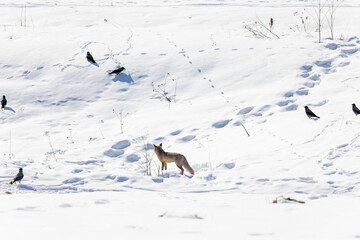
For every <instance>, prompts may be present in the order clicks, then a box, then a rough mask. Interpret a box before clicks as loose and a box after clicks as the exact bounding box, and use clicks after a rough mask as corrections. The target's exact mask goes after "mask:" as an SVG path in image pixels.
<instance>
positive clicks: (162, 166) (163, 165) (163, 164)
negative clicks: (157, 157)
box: [161, 162, 166, 171]
mask: <svg viewBox="0 0 360 240" xmlns="http://www.w3.org/2000/svg"><path fill="white" fill-rule="evenodd" d="M165 164H166V163H165V162H161V170H162V171H163V170H164V168H165Z"/></svg>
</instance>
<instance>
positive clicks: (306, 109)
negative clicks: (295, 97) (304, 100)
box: [305, 106, 320, 118]
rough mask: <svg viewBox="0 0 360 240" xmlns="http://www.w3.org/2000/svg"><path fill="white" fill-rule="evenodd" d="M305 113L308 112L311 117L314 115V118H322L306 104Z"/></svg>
mask: <svg viewBox="0 0 360 240" xmlns="http://www.w3.org/2000/svg"><path fill="white" fill-rule="evenodd" d="M305 113H306V115H307V116H308V117H309V118H312V117H314V118H320V117H318V116H316V115H315V113H313V112H312V111H311V110H310V109H309V107H308V106H305Z"/></svg>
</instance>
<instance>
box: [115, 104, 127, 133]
mask: <svg viewBox="0 0 360 240" xmlns="http://www.w3.org/2000/svg"><path fill="white" fill-rule="evenodd" d="M113 113H114V114H115V115H116V116H117V118H118V119H119V122H120V129H121V134H123V133H124V121H125V119H126V117H127V116H128V115H129V113H125V114H123V111H122V110H120V111H119V112H116V111H115V109H113Z"/></svg>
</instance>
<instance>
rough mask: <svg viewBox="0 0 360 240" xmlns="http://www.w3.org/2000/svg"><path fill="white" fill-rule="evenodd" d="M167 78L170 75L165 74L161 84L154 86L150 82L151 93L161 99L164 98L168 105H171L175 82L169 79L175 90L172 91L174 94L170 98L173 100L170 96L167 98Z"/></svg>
mask: <svg viewBox="0 0 360 240" xmlns="http://www.w3.org/2000/svg"><path fill="white" fill-rule="evenodd" d="M169 76H170V73H167V74H166V77H165V79H164V82H163V83H161V84H158V85H157V86H156V85H155V83H154V82H152V83H151V86H152V88H153V92H156V93H157V94H159V95H160V96H161V97H164V98H165V99H166V100H167V101H168V102H169V103H171V102H172V100H174V102H175V97H176V90H177V82H176V81H175V79H173V78H171V79H170V80H171V81H173V82H175V90H174V92H175V93H174V95H173V96H172V98H173V99H171V96H169V93H168V92H167V91H166V85H167V84H168V77H169Z"/></svg>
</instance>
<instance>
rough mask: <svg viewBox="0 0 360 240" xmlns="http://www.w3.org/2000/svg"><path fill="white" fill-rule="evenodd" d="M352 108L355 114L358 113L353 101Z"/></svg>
mask: <svg viewBox="0 0 360 240" xmlns="http://www.w3.org/2000/svg"><path fill="white" fill-rule="evenodd" d="M352 110H353V112H354V113H355V115H358V114H360V110H359V109H358V108H357V107H356V105H355V103H353V104H352Z"/></svg>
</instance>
